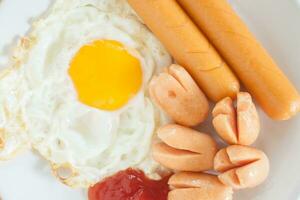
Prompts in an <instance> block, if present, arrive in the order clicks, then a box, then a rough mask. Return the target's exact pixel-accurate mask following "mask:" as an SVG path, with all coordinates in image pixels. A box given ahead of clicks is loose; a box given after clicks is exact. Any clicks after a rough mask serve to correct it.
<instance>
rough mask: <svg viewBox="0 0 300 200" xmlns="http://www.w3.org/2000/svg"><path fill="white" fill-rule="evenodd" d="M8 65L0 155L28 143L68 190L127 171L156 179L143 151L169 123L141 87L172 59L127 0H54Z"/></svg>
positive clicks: (0, 84) (0, 111) (1, 99)
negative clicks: (10, 64)
mask: <svg viewBox="0 0 300 200" xmlns="http://www.w3.org/2000/svg"><path fill="white" fill-rule="evenodd" d="M15 62H16V63H15V66H14V67H13V68H11V69H10V70H9V73H5V74H4V75H3V77H2V78H1V81H0V90H1V92H0V103H1V105H2V107H1V108H0V115H1V119H0V123H1V124H0V125H2V126H0V127H2V129H1V130H5V131H4V132H5V133H6V135H7V136H5V137H3V136H2V135H3V132H1V134H0V138H1V139H2V140H1V141H2V143H1V144H2V146H3V148H2V150H1V151H0V157H1V155H2V154H4V153H3V152H5V154H6V156H8V155H9V154H11V155H12V153H13V152H15V151H16V150H17V149H18V148H20V147H21V146H26V145H27V144H28V143H29V144H30V145H31V146H32V147H33V148H34V149H35V150H36V151H38V152H39V153H40V154H41V155H42V157H44V158H45V159H47V160H48V161H49V162H50V163H51V166H52V169H53V172H54V174H55V175H56V176H57V177H58V178H59V179H60V180H61V181H62V182H64V183H65V184H67V185H70V186H73V187H88V186H90V185H92V184H94V183H96V182H98V181H99V180H102V179H103V178H105V177H107V176H109V175H112V174H114V173H116V172H118V171H120V170H123V169H126V168H128V167H133V168H138V169H141V170H143V171H144V172H145V173H146V174H147V175H148V176H150V177H152V178H158V177H159V172H160V171H161V170H163V169H162V168H161V167H160V165H159V164H157V163H156V162H155V161H153V160H152V158H151V156H150V154H149V152H150V148H151V143H152V142H153V140H154V139H155V136H154V132H155V129H156V128H157V127H158V126H160V125H161V124H164V123H165V122H166V121H168V119H167V118H166V116H165V115H164V114H163V113H162V112H161V111H159V110H157V109H156V108H155V107H154V105H153V103H152V101H151V100H150V98H149V96H148V93H147V87H148V83H149V80H150V79H151V77H152V76H153V75H154V74H156V73H158V72H159V71H161V70H162V69H163V68H164V67H166V66H168V65H170V63H171V57H170V55H169V54H168V53H167V51H166V50H165V49H164V48H163V47H162V45H161V44H160V43H159V42H158V40H157V39H156V38H155V37H154V36H153V35H152V33H151V32H150V31H149V30H148V29H147V28H146V27H145V26H144V25H143V23H142V22H141V21H140V20H139V19H138V18H137V16H136V15H135V14H134V12H133V11H132V10H131V9H130V7H129V6H128V4H127V2H126V0H94V1H92V0H90V1H86V0H70V1H63V0H58V1H56V2H55V3H54V5H53V6H52V7H51V8H50V9H49V11H48V13H47V15H46V16H45V17H44V18H42V19H40V20H38V21H37V22H35V23H34V25H33V28H32V31H31V33H30V34H29V36H28V37H27V38H24V39H23V40H22V41H21V43H20V45H19V47H18V48H17V51H16V54H15ZM14 90H16V91H15V92H14V93H13V94H10V91H14ZM6 115H7V116H6ZM10 143H11V144H10ZM12 143H14V144H12ZM9 146H11V148H12V147H14V148H15V149H9V148H8V147H9Z"/></svg>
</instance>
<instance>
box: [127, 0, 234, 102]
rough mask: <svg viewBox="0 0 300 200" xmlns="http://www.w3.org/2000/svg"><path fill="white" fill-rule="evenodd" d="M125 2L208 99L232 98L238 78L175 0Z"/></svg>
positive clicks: (135, 0) (129, 0) (133, 0)
mask: <svg viewBox="0 0 300 200" xmlns="http://www.w3.org/2000/svg"><path fill="white" fill-rule="evenodd" d="M128 2H129V4H130V5H131V6H132V7H133V9H134V10H135V11H136V12H137V13H138V15H139V16H140V17H141V18H142V20H143V21H144V22H145V23H146V25H147V26H148V27H149V28H150V29H151V30H152V31H153V32H154V34H155V35H156V36H157V37H158V38H159V39H160V41H161V42H162V43H163V44H164V45H165V47H166V48H167V49H168V50H169V52H170V53H171V54H172V55H173V57H174V58H175V60H176V61H177V62H178V63H179V64H180V65H182V66H183V67H185V68H186V69H187V71H188V72H189V73H190V74H191V75H192V77H193V78H194V80H195V81H196V82H197V84H198V85H199V87H200V88H201V89H202V90H203V91H204V93H205V94H206V95H207V97H208V98H210V99H211V100H213V101H218V100H220V99H222V98H224V97H227V96H230V97H235V95H236V93H237V92H238V91H239V82H238V80H237V79H236V77H235V76H234V74H233V73H232V72H231V71H230V69H229V67H228V66H227V64H226V63H225V62H224V61H223V60H222V58H221V57H220V56H219V54H218V53H217V51H216V50H215V49H214V47H213V46H212V45H211V44H210V43H209V42H208V40H207V39H206V38H205V36H204V35H203V34H202V32H201V31H200V30H199V29H198V28H197V27H196V25H195V24H194V23H193V22H192V20H191V19H190V18H189V17H188V16H187V14H186V13H185V12H184V11H183V10H182V9H181V8H180V6H179V5H178V3H177V2H176V0H164V1H157V0H128Z"/></svg>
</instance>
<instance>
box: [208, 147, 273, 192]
mask: <svg viewBox="0 0 300 200" xmlns="http://www.w3.org/2000/svg"><path fill="white" fill-rule="evenodd" d="M214 168H215V170H216V171H218V172H221V174H220V175H219V179H220V181H221V182H222V183H224V184H225V185H228V186H230V187H232V188H234V189H244V188H252V187H255V186H257V185H259V184H261V183H263V182H264V181H265V180H266V178H267V176H268V174H269V159H268V157H267V156H266V154H265V153H264V152H262V151H260V150H258V149H255V148H252V147H248V146H242V145H232V146H229V147H226V148H224V149H221V150H220V151H219V152H218V153H217V154H216V157H215V159H214Z"/></svg>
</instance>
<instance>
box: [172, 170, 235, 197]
mask: <svg viewBox="0 0 300 200" xmlns="http://www.w3.org/2000/svg"><path fill="white" fill-rule="evenodd" d="M169 185H170V187H171V189H172V191H170V192H169V195H168V200H191V199H195V200H196V199H201V200H231V199H232V195H233V191H232V188H231V187H228V186H225V185H224V184H223V183H221V182H220V181H219V179H218V177H217V176H215V175H211V174H205V173H195V172H179V173H177V174H174V175H173V176H171V178H170V179H169Z"/></svg>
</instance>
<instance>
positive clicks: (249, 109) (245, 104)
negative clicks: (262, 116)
mask: <svg viewBox="0 0 300 200" xmlns="http://www.w3.org/2000/svg"><path fill="white" fill-rule="evenodd" d="M212 114H213V121H212V123H213V126H214V127H215V129H216V131H217V133H218V134H219V136H220V137H221V138H222V139H223V140H224V141H226V142H227V143H229V144H241V145H251V144H252V143H254V142H255V140H256V139H257V137H258V135H259V131H260V123H259V116H258V114H257V111H256V108H255V105H254V103H253V102H252V98H251V96H250V94H249V93H247V92H239V93H238V95H237V107H236V108H234V105H233V101H232V99H231V98H230V97H226V98H224V99H223V100H221V101H219V102H218V103H217V104H216V106H215V107H214V109H213V111H212Z"/></svg>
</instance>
